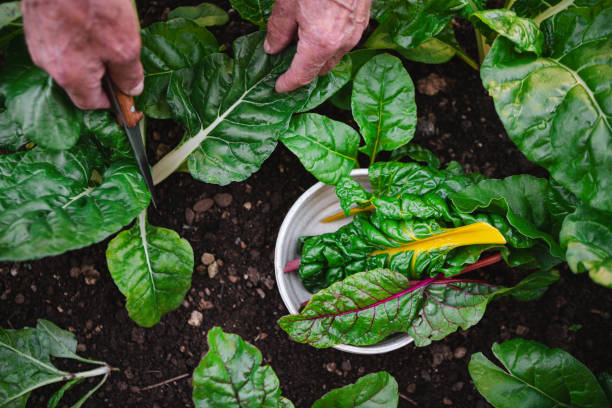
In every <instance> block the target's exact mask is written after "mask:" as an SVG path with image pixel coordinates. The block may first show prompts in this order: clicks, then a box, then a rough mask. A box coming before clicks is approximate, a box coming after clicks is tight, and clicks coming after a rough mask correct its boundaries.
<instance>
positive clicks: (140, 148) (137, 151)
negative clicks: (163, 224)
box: [103, 75, 157, 209]
mask: <svg viewBox="0 0 612 408" xmlns="http://www.w3.org/2000/svg"><path fill="white" fill-rule="evenodd" d="M103 84H104V88H105V89H106V93H107V95H108V99H109V100H110V103H111V105H112V107H113V110H114V111H115V114H116V115H117V119H118V120H119V124H120V125H122V126H123V128H124V129H125V133H126V134H127V137H128V140H129V141H130V146H132V151H133V152H134V156H135V157H136V163H137V164H138V168H139V169H140V173H141V174H142V176H143V177H144V179H145V183H146V184H147V188H148V189H149V192H150V193H151V202H152V203H153V206H154V207H155V208H156V209H157V203H156V202H155V194H154V185H153V177H152V176H151V169H150V168H149V161H148V160H147V152H146V150H145V146H144V142H143V140H142V134H141V133H140V126H139V124H138V122H139V120H140V118H141V117H142V114H141V113H140V114H139V115H134V113H136V108H135V107H134V100H133V98H132V97H130V96H128V95H125V94H123V93H121V95H120V96H121V97H122V98H123V99H124V103H123V104H121V103H120V101H119V96H118V93H120V92H121V91H119V90H118V89H117V88H116V86H115V84H113V82H112V80H111V79H110V78H109V76H108V75H104V78H103ZM126 109H127V110H128V112H129V113H128V115H130V120H128V119H127V118H126V116H127V115H126V114H125V113H124V110H126ZM128 125H131V126H128Z"/></svg>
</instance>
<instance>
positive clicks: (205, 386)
mask: <svg viewBox="0 0 612 408" xmlns="http://www.w3.org/2000/svg"><path fill="white" fill-rule="evenodd" d="M208 347H209V349H208V352H207V353H206V355H205V356H204V358H203V359H202V361H201V362H200V365H199V366H198V367H197V368H196V369H195V371H194V372H193V402H194V404H195V406H196V408H213V407H214V408H217V407H218V408H221V407H223V408H234V407H235V408H241V407H246V406H249V407H262V408H268V407H269V408H277V407H278V406H279V404H280V403H281V401H283V402H282V403H283V406H285V407H290V406H292V405H288V404H290V402H289V401H288V400H286V399H284V398H282V397H281V395H280V393H281V391H280V388H279V381H278V377H277V376H276V374H275V373H274V370H273V369H272V368H271V367H269V366H261V362H262V356H261V353H260V352H259V350H258V349H257V348H256V347H254V346H252V345H250V344H249V343H247V342H246V341H244V340H243V339H241V338H240V337H239V336H237V335H235V334H229V333H224V332H223V330H222V329H221V328H220V327H215V328H213V329H211V330H210V331H209V332H208ZM281 398H282V400H281Z"/></svg>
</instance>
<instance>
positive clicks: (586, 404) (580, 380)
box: [468, 339, 609, 408]
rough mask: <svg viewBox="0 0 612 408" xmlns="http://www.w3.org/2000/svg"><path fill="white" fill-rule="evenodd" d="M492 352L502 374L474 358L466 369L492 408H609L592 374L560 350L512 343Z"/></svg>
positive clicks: (495, 347) (524, 342) (480, 357)
mask: <svg viewBox="0 0 612 408" xmlns="http://www.w3.org/2000/svg"><path fill="white" fill-rule="evenodd" d="M492 351H493V354H494V355H495V357H496V358H497V359H498V360H499V361H500V362H501V364H502V366H503V368H502V367H499V366H497V365H496V364H494V363H493V362H491V361H490V360H489V359H487V358H486V357H485V356H484V355H483V354H482V353H476V354H474V355H472V358H471V360H470V363H469V366H468V369H469V371H470V375H471V376H472V379H473V380H474V385H475V386H476V388H477V389H478V391H479V392H480V393H481V394H482V395H483V396H484V397H485V398H486V399H487V401H489V402H490V403H491V404H492V405H493V406H495V407H496V408H513V407H517V406H524V407H551V408H552V407H560V406H562V407H569V406H571V407H580V408H604V407H609V404H608V400H607V398H606V395H605V393H604V391H603V390H602V389H601V387H600V386H599V384H598V382H597V379H596V378H595V376H594V375H593V373H591V372H590V371H589V369H588V368H586V367H585V366H584V365H583V364H582V363H581V362H579V361H578V360H576V359H575V358H574V357H572V356H571V355H570V354H569V353H567V352H565V351H563V350H561V349H551V348H548V347H546V346H545V345H543V344H540V343H538V342H536V341H531V340H523V339H514V340H510V341H507V342H505V343H502V344H498V343H494V344H493V347H492Z"/></svg>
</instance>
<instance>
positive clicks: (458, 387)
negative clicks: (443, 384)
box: [451, 381, 465, 392]
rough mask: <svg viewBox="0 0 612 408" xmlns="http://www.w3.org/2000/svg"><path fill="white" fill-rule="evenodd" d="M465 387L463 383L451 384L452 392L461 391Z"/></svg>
mask: <svg viewBox="0 0 612 408" xmlns="http://www.w3.org/2000/svg"><path fill="white" fill-rule="evenodd" d="M464 385H465V383H464V382H463V381H459V382H456V383H454V384H453V386H452V387H451V389H452V390H453V391H456V392H458V391H461V390H462V389H463V386H464Z"/></svg>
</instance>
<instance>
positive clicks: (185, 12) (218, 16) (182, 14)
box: [168, 3, 229, 27]
mask: <svg viewBox="0 0 612 408" xmlns="http://www.w3.org/2000/svg"><path fill="white" fill-rule="evenodd" d="M175 18H184V19H185V20H192V21H193V22H194V23H196V24H198V25H200V26H202V27H208V26H216V25H223V24H225V23H227V22H228V20H229V16H228V15H227V13H226V12H225V10H223V9H222V8H220V7H218V6H216V5H214V4H211V3H202V4H200V5H198V6H185V7H177V8H175V9H174V10H172V11H171V12H170V13H168V20H173V19H175Z"/></svg>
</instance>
